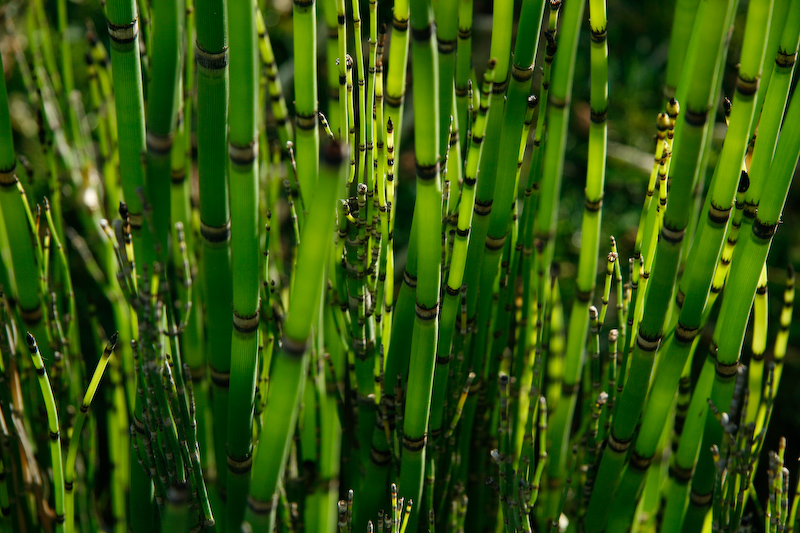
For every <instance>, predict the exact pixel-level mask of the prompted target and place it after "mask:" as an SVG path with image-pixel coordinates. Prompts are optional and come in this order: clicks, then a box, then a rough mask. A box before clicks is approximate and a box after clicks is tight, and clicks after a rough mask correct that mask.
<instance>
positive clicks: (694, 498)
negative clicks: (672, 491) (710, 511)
mask: <svg viewBox="0 0 800 533" xmlns="http://www.w3.org/2000/svg"><path fill="white" fill-rule="evenodd" d="M711 494H712V493H710V492H709V493H708V494H698V493H697V492H695V491H691V492H690V493H689V501H690V502H691V504H692V505H694V506H696V507H705V506H706V505H709V504H710V503H711Z"/></svg>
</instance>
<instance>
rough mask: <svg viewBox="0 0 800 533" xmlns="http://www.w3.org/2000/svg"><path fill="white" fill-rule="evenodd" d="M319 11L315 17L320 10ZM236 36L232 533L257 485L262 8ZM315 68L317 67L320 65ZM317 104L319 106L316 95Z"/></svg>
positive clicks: (233, 21)
mask: <svg viewBox="0 0 800 533" xmlns="http://www.w3.org/2000/svg"><path fill="white" fill-rule="evenodd" d="M311 9H312V13H313V5H312V6H311ZM298 22H299V21H298ZM299 31H300V30H298V32H299ZM228 35H229V37H230V49H231V52H230V79H231V87H230V103H229V104H228V109H229V124H230V135H229V145H228V155H229V157H230V167H229V176H230V179H229V183H230V191H231V275H232V276H234V277H235V279H236V283H234V284H233V336H232V339H231V392H230V400H229V403H228V441H227V450H228V461H227V462H228V480H227V488H228V506H227V530H228V531H231V532H234V531H239V530H240V528H241V526H240V524H241V522H242V519H243V518H244V511H245V503H246V495H247V488H248V484H249V481H250V469H251V466H252V442H251V441H252V434H253V406H254V398H255V388H256V375H257V371H256V369H257V362H258V322H259V300H258V296H259V287H258V279H259V270H258V262H259V261H258V259H259V253H258V252H259V238H258V79H259V76H258V73H259V68H258V67H259V56H258V46H257V42H256V35H257V33H256V16H255V5H254V3H253V2H252V1H249V0H247V1H238V2H231V3H229V4H228ZM298 52H299V51H298ZM311 66H312V68H313V67H314V63H313V62H312V63H311ZM314 97H315V100H314V102H316V92H315V93H314ZM314 124H316V120H315V121H314ZM309 190H310V189H306V191H309Z"/></svg>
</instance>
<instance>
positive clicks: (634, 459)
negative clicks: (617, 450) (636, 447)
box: [631, 451, 653, 471]
mask: <svg viewBox="0 0 800 533" xmlns="http://www.w3.org/2000/svg"><path fill="white" fill-rule="evenodd" d="M651 462H653V456H652V455H651V456H650V457H644V456H642V455H639V454H638V453H637V452H636V451H634V452H633V453H632V454H631V466H633V467H634V468H635V469H637V470H641V471H646V470H647V469H648V468H650V463H651Z"/></svg>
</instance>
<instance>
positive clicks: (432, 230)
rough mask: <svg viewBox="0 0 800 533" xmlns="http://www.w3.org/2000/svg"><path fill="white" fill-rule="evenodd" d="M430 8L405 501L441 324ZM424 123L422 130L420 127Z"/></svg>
mask: <svg viewBox="0 0 800 533" xmlns="http://www.w3.org/2000/svg"><path fill="white" fill-rule="evenodd" d="M431 11H432V10H431V5H430V3H429V2H427V1H426V0H412V2H411V34H412V43H411V52H412V57H413V62H414V66H413V68H414V82H413V91H414V123H415V124H416V125H417V129H416V131H415V135H414V153H415V163H416V174H417V200H416V204H415V213H414V218H415V226H416V232H417V235H416V245H417V247H416V255H417V260H418V271H417V287H416V295H415V296H416V304H415V312H416V318H415V320H414V331H413V334H412V340H411V357H410V362H409V372H408V383H407V386H406V394H405V398H406V402H405V406H404V407H405V412H404V415H403V420H404V422H403V424H404V425H403V452H402V462H401V469H400V493H401V494H402V495H404V497H405V498H406V501H412V500H413V501H416V502H420V503H421V502H422V486H423V479H424V472H425V447H426V444H427V432H428V421H429V416H430V400H431V395H432V386H433V369H434V364H435V359H434V358H433V357H431V354H435V353H436V344H437V340H438V339H437V335H438V326H439V291H440V287H441V284H440V273H441V260H442V258H441V248H440V246H441V229H442V220H441V201H442V200H441V198H442V183H441V176H440V167H439V165H440V160H439V158H440V152H439V140H440V136H439V127H440V124H439V121H438V117H439V79H438V78H437V75H436V72H437V68H438V51H437V50H436V49H435V48H434V42H435V39H436V32H435V29H434V27H433V20H432V12H431ZM423 125H424V126H423ZM419 509H420V505H419V504H418V505H416V506H414V507H413V508H412V512H411V516H410V530H409V531H410V533H414V532H415V531H416V525H417V522H418V520H417V517H418V516H419Z"/></svg>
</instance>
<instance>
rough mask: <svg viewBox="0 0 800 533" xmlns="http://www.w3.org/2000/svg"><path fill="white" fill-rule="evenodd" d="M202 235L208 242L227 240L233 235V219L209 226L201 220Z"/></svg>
mask: <svg viewBox="0 0 800 533" xmlns="http://www.w3.org/2000/svg"><path fill="white" fill-rule="evenodd" d="M200 235H202V237H203V238H204V239H205V240H206V241H208V242H225V241H227V240H228V239H229V238H230V236H231V221H230V220H228V221H227V222H226V223H225V224H223V225H222V226H209V225H208V224H206V223H205V222H203V221H202V220H201V221H200Z"/></svg>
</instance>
